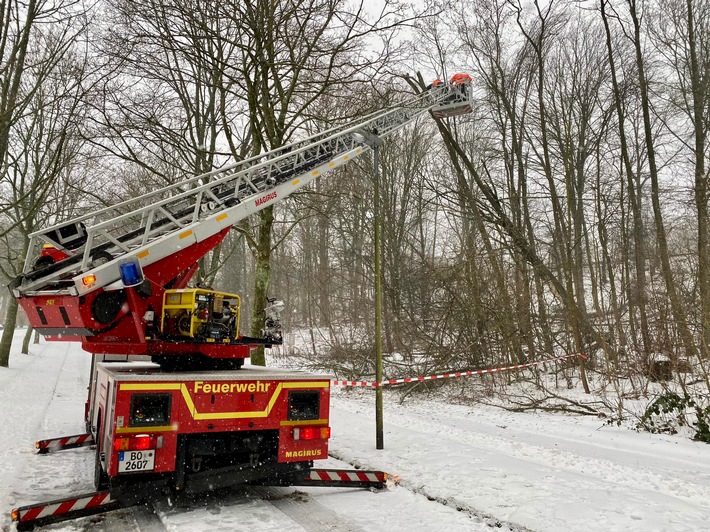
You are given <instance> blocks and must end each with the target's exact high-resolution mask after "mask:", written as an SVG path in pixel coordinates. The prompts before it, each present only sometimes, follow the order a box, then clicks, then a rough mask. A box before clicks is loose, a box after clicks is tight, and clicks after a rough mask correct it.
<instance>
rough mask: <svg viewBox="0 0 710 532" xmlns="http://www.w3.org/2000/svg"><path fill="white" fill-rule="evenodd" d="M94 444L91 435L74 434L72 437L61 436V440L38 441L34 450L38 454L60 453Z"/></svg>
mask: <svg viewBox="0 0 710 532" xmlns="http://www.w3.org/2000/svg"><path fill="white" fill-rule="evenodd" d="M93 444H94V437H93V436H92V435H91V434H75V435H74V436H62V437H61V438H50V439H48V440H39V441H38V442H36V443H35V448H36V449H37V450H38V451H39V453H40V454H44V453H49V452H54V451H62V450H64V449H74V448H76V447H85V446H87V445H93Z"/></svg>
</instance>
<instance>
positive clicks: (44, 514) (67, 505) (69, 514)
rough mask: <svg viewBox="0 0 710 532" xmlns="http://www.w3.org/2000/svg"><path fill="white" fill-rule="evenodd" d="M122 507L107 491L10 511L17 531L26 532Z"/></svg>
mask: <svg viewBox="0 0 710 532" xmlns="http://www.w3.org/2000/svg"><path fill="white" fill-rule="evenodd" d="M123 507H124V505H122V504H121V503H120V502H119V501H117V500H115V499H112V498H111V495H110V494H109V492H108V491H97V492H93V493H84V494H82V495H77V496H74V497H68V498H65V499H57V500H54V501H50V502H44V503H38V504H30V505H29V506H21V507H19V508H15V509H14V510H12V520H13V521H15V522H16V523H17V529H18V530H27V529H31V528H32V527H34V526H37V525H46V524H48V523H56V522H58V521H66V520H68V519H75V518H77V517H84V516H86V515H93V514H98V513H102V512H108V511H111V510H116V509H118V508H123Z"/></svg>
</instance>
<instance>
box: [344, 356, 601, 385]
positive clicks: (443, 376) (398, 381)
mask: <svg viewBox="0 0 710 532" xmlns="http://www.w3.org/2000/svg"><path fill="white" fill-rule="evenodd" d="M572 357H582V358H583V359H585V360H586V359H587V357H586V356H584V355H583V354H581V353H573V354H571V355H564V356H561V357H555V358H548V359H547V360H538V361H537V362H528V363H527V364H516V365H515V366H505V367H501V368H491V369H479V370H475V371H459V372H456V373H443V374H441V375H428V376H426V377H408V378H406V379H389V380H386V381H381V382H367V381H331V384H332V385H333V386H363V387H370V388H378V387H380V386H386V385H388V384H404V383H407V382H419V381H433V380H437V379H450V378H453V377H470V376H471V375H483V374H485V373H499V372H501V371H510V370H513V369H522V368H529V367H531V366H537V365H539V364H546V363H548V362H557V361H558V360H564V359H566V358H572Z"/></svg>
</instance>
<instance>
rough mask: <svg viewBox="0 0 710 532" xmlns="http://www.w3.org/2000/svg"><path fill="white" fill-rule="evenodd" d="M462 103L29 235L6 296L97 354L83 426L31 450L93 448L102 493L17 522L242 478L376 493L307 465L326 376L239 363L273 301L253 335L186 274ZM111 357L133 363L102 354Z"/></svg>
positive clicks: (452, 98) (440, 103)
mask: <svg viewBox="0 0 710 532" xmlns="http://www.w3.org/2000/svg"><path fill="white" fill-rule="evenodd" d="M471 108H472V105H471V90H470V86H469V82H466V84H464V85H460V84H459V85H456V86H449V85H438V86H436V87H433V88H431V89H430V90H427V91H425V92H423V93H421V94H418V95H416V96H414V97H411V98H409V99H408V100H406V101H404V102H402V103H400V104H397V105H395V106H393V107H390V108H386V109H382V110H379V111H377V112H375V113H372V114H371V115H368V116H366V117H364V118H361V119H359V120H357V121H356V123H353V124H347V125H345V126H341V127H337V128H333V129H330V130H328V131H325V132H323V133H319V134H317V135H314V136H311V137H308V138H305V139H303V140H299V141H297V142H294V143H292V144H289V145H287V146H284V147H282V148H279V149H277V150H273V151H270V152H268V153H264V154H261V155H258V156H255V157H252V158H250V159H246V160H244V161H240V162H238V163H235V164H233V165H230V166H227V167H225V168H222V169H219V170H215V171H213V172H210V173H207V174H204V175H200V176H195V177H190V178H187V179H185V180H183V181H181V182H179V183H176V184H173V185H170V186H168V187H165V188H162V189H159V190H156V191H152V192H148V193H146V194H144V195H142V196H140V197H138V198H134V199H130V200H127V201H124V202H122V203H119V204H117V205H113V206H109V207H106V208H104V209H101V210H99V211H96V212H93V213H90V214H86V215H84V216H81V217H79V218H76V219H74V220H70V221H67V222H63V223H61V224H58V225H55V226H52V227H49V228H47V229H44V230H41V231H38V232H36V233H33V234H31V235H30V251H29V252H28V255H27V259H26V261H25V265H24V269H23V273H22V274H21V275H20V276H19V277H18V278H16V279H15V280H14V281H13V282H12V283H11V284H10V289H11V291H12V293H13V295H14V296H15V297H16V298H17V300H18V303H19V304H20V305H21V307H22V308H23V309H24V311H25V313H26V314H27V316H28V319H29V321H30V323H31V325H32V326H33V327H34V328H35V329H36V330H37V331H38V332H40V333H41V334H43V335H45V337H46V339H47V340H49V341H52V340H62V341H77V342H81V346H82V348H83V349H84V350H85V351H87V352H88V353H91V354H92V355H93V365H92V371H91V376H90V384H89V397H88V400H87V402H86V408H85V424H86V433H85V434H77V435H73V436H64V437H59V438H51V439H45V440H40V441H38V442H37V444H36V446H37V449H38V451H39V453H41V454H44V453H48V452H51V451H56V450H62V449H70V448H74V447H79V446H89V445H93V446H95V453H96V461H95V474H94V484H95V485H94V488H95V490H96V491H94V492H89V493H85V494H80V495H76V496H72V497H68V498H64V499H61V500H56V501H49V502H45V503H39V504H33V505H29V506H24V507H21V508H17V509H15V510H13V520H15V521H16V522H17V524H18V527H19V528H24V527H31V526H33V525H35V524H40V523H44V522H47V521H56V520H63V519H68V518H73V517H76V516H81V515H87V514H89V513H97V512H99V511H107V510H111V509H114V508H116V507H121V506H127V505H132V504H136V503H138V502H140V501H144V500H151V499H154V498H159V497H162V496H164V495H165V494H166V493H171V492H172V493H175V492H185V493H195V492H200V491H205V490H210V489H215V488H218V487H222V486H229V485H235V484H240V483H247V482H260V483H275V484H280V485H304V484H305V485H324V486H369V487H372V486H375V487H382V486H383V483H384V481H385V474H384V473H382V472H378V471H369V472H368V471H343V470H326V469H315V468H313V463H314V460H319V459H325V458H327V456H328V440H329V438H330V426H329V397H330V380H329V377H328V376H324V375H311V374H306V373H299V372H293V371H285V370H281V369H274V368H255V367H245V368H242V366H243V364H244V359H245V358H247V357H248V356H249V354H250V351H251V350H252V349H253V348H255V347H258V346H265V347H271V346H273V345H279V344H281V343H282V326H281V312H282V311H283V308H284V305H283V302H281V301H279V300H276V299H269V301H268V306H267V308H266V309H264V328H263V329H262V330H261V332H260V334H259V335H257V336H247V335H243V334H242V333H241V331H240V329H239V321H240V313H241V298H240V297H239V296H238V295H237V294H231V293H226V292H220V291H216V290H213V289H211V288H205V287H200V286H191V285H190V282H191V280H192V277H193V275H194V274H195V273H196V271H197V268H198V260H199V259H200V258H201V257H203V256H204V255H205V254H206V253H208V252H210V251H211V250H212V249H214V248H215V247H216V246H217V245H218V244H219V243H220V242H222V240H223V239H224V237H225V236H226V234H227V232H228V231H229V229H230V228H231V227H232V226H233V225H234V224H235V223H237V222H238V221H240V220H242V219H244V218H245V217H247V216H250V215H251V214H254V213H256V212H258V211H259V210H261V209H264V208H266V207H268V206H270V205H273V204H274V203H276V202H278V201H281V200H282V199H284V198H286V197H288V196H289V195H291V194H293V193H294V192H296V191H298V190H300V189H302V188H303V187H304V186H306V185H308V184H309V183H310V182H311V181H313V180H314V179H316V178H317V177H319V176H322V175H324V174H327V173H328V172H331V171H332V170H334V169H336V168H338V167H340V166H342V165H344V164H347V163H348V162H350V161H352V160H353V159H355V158H357V157H360V156H361V155H363V154H365V153H368V152H370V151H372V150H376V149H377V147H378V146H379V145H380V144H381V142H382V140H381V139H382V138H384V137H387V136H388V135H390V134H392V133H393V132H395V131H396V130H398V129H400V128H401V127H403V126H404V125H406V124H408V123H411V122H412V121H413V120H415V119H417V118H418V117H420V116H422V115H425V114H427V113H429V112H431V114H433V115H434V116H435V117H437V118H445V117H453V116H458V115H461V114H464V113H468V112H470V111H471ZM37 257H39V259H37ZM112 355H124V356H126V358H128V357H131V358H133V359H135V358H141V360H143V361H140V362H135V361H134V362H123V363H116V362H106V361H102V360H105V359H106V358H110V357H111V356H112ZM240 368H241V369H240ZM235 370H239V371H235Z"/></svg>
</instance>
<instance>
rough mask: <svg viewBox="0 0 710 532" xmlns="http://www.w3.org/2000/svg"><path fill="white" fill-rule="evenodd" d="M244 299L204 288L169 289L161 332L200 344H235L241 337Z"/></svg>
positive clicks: (164, 304) (166, 292)
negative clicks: (242, 300)
mask: <svg viewBox="0 0 710 532" xmlns="http://www.w3.org/2000/svg"><path fill="white" fill-rule="evenodd" d="M240 313H241V298H240V297H239V296H238V295H237V294H229V293H227V292H216V291H214V290H206V289H203V288H186V289H182V290H166V291H165V294H164V295H163V316H162V319H161V323H160V332H161V333H162V334H164V335H167V336H177V337H188V338H193V339H195V340H197V341H199V342H225V343H229V342H231V341H234V339H236V338H237V337H238V336H239V317H240Z"/></svg>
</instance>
